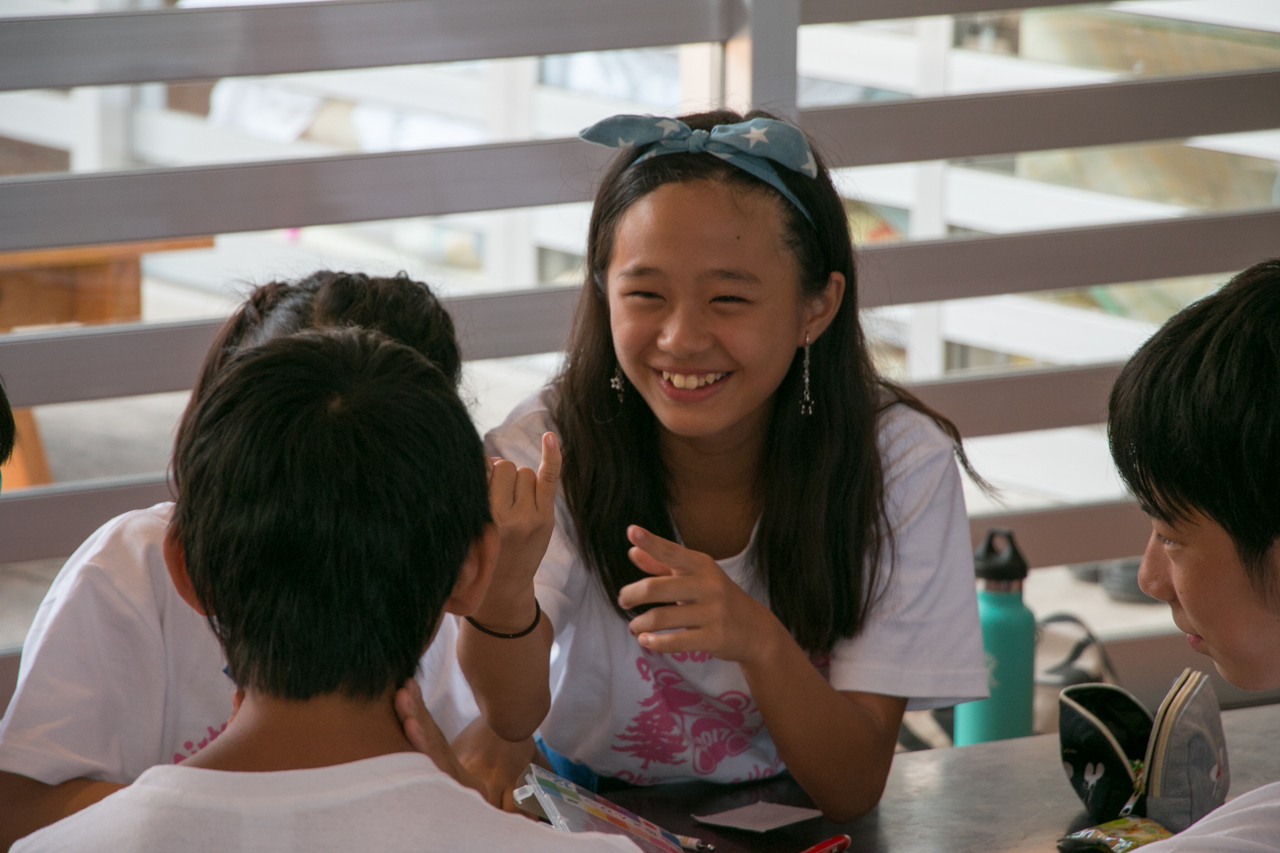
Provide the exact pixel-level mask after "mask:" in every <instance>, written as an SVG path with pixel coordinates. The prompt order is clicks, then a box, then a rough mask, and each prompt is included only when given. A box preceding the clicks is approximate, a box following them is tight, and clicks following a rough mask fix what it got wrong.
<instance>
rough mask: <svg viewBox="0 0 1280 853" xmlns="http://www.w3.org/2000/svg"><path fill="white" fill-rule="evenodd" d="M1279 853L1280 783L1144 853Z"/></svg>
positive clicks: (1217, 811)
mask: <svg viewBox="0 0 1280 853" xmlns="http://www.w3.org/2000/svg"><path fill="white" fill-rule="evenodd" d="M1146 851H1150V853H1280V782H1275V783H1273V784H1271V785H1263V786H1262V787H1261V788H1255V789H1254V790H1252V791H1249V792H1248V793H1247V794H1241V795H1240V796H1238V797H1236V798H1235V799H1233V800H1232V801H1231V802H1229V803H1227V804H1226V805H1223V806H1219V807H1218V808H1216V809H1214V810H1213V811H1211V812H1209V813H1208V814H1207V815H1205V816H1204V817H1202V818H1200V820H1198V821H1196V822H1195V823H1193V824H1191V826H1189V827H1187V828H1186V829H1184V830H1183V831H1182V832H1180V833H1178V834H1177V835H1175V836H1174V837H1173V838H1170V839H1169V840H1167V841H1157V842H1156V843H1155V844H1152V845H1150V846H1148V847H1144V848H1143V853H1146Z"/></svg>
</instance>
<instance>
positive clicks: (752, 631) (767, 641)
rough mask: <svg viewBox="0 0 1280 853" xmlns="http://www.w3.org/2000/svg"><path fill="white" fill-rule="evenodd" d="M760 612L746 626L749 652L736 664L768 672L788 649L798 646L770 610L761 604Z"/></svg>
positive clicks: (772, 669) (780, 661) (783, 657)
mask: <svg viewBox="0 0 1280 853" xmlns="http://www.w3.org/2000/svg"><path fill="white" fill-rule="evenodd" d="M760 613H761V618H760V619H759V620H757V621H755V624H753V625H751V626H750V627H749V628H748V635H749V637H750V640H749V642H748V645H747V648H748V649H750V650H751V654H750V655H749V656H748V657H746V658H744V659H742V660H740V661H739V662H738V665H739V666H741V667H742V668H743V669H744V670H754V671H757V672H761V673H769V672H773V671H776V669H777V667H778V666H780V665H781V664H782V662H783V660H784V659H785V658H786V657H787V651H788V650H789V649H791V648H793V647H794V648H796V649H798V648H799V646H797V645H796V641H795V639H794V638H793V637H792V636H791V632H790V631H788V630H787V628H786V626H785V625H783V624H782V621H781V620H780V619H778V617H777V616H775V615H774V613H773V611H772V610H770V609H769V608H767V607H765V606H763V605H761V606H760Z"/></svg>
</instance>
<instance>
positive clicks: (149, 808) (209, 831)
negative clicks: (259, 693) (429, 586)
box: [13, 752, 639, 853]
mask: <svg viewBox="0 0 1280 853" xmlns="http://www.w3.org/2000/svg"><path fill="white" fill-rule="evenodd" d="M120 850H128V851H131V853H171V851H174V853H177V851H189V853H205V851H207V853H229V851H244V852H245V853H248V852H249V851H262V853H288V851H299V853H303V851H305V853H313V851H315V852H316V853H318V852H319V851H329V850H332V851H350V850H376V851H379V853H396V851H405V853H408V851H413V853H436V851H439V853H463V851H476V853H489V851H493V850H519V851H522V853H559V852H560V851H564V853H577V852H578V851H580V853H586V851H589V850H597V851H617V853H638V851H639V848H638V847H636V846H635V845H634V844H632V843H631V842H630V841H628V840H627V839H625V838H622V837H621V836H616V835H605V834H602V833H596V832H588V833H581V834H575V835H568V834H565V833H561V832H557V831H556V830H554V829H552V828H551V827H549V826H542V825H539V824H537V823H534V822H533V821H531V820H528V819H526V818H523V817H520V816H519V815H514V814H508V813H506V812H502V811H499V810H498V809H495V808H493V807H492V806H490V805H489V804H488V803H486V802H485V801H484V799H483V798H481V796H480V795H479V794H478V793H476V792H475V791H472V790H471V789H469V788H464V787H463V786H461V785H459V784H458V783H457V782H456V781H454V780H453V779H452V778H451V777H449V776H447V775H446V774H445V773H443V772H441V771H440V770H439V769H437V768H436V766H435V765H434V764H433V763H432V762H431V759H429V758H427V757H426V756H425V755H421V754H419V753H416V752H400V753H394V754H392V755H383V756H379V757H377V758H368V759H365V760H363V761H353V762H351V763H349V764H339V765H335V766H332V767H320V768H316V769H312V770H283V771H277V772H269V773H233V772H227V771H222V770H203V769H199V768H195V767H184V766H181V765H178V766H168V767H153V768H151V769H150V770H148V771H147V772H146V773H144V774H142V776H141V777H139V778H138V780H137V781H136V782H134V783H133V784H132V785H130V786H129V787H128V788H124V789H122V790H120V791H118V792H116V793H114V794H112V795H111V796H109V797H107V798H106V799H104V800H102V801H100V802H98V803H95V804H94V805H92V806H89V807H88V808H87V809H85V810H84V811H81V812H77V813H76V814H74V815H72V816H71V817H68V818H66V819H65V820H61V821H59V822H57V823H55V824H53V825H51V826H48V827H45V828H44V829H42V830H39V831H38V832H35V833H33V834H31V835H28V836H27V837H26V838H25V839H23V840H21V841H19V842H18V843H17V844H16V845H15V846H14V847H13V851H14V853H19V851H21V853H54V851H75V853H96V851H102V853H108V851H111V853H115V851H120Z"/></svg>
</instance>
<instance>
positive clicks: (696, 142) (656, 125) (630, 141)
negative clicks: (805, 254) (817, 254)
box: [578, 115, 818, 224]
mask: <svg viewBox="0 0 1280 853" xmlns="http://www.w3.org/2000/svg"><path fill="white" fill-rule="evenodd" d="M578 136H580V137H582V138H583V139H585V140H586V141H588V142H595V143H597V144H599V145H607V146H609V147H610V148H643V147H645V146H648V148H649V150H648V151H646V152H645V153H644V154H642V155H641V156H640V157H638V158H636V161H635V162H636V163H642V162H644V161H645V160H648V159H650V158H653V157H659V156H661V155H663V154H702V153H707V154H711V155H714V156H716V157H719V158H720V159H721V160H724V161H725V162H727V163H729V164H730V165H733V166H736V167H738V168H739V169H742V170H743V171H744V172H747V173H749V174H751V175H754V176H755V177H757V178H759V179H760V180H762V181H764V182H765V183H766V184H768V185H769V186H771V187H773V188H774V189H775V190H777V191H778V192H780V193H782V195H783V197H784V198H786V199H787V201H789V202H791V203H792V204H794V205H795V206H796V209H798V210H799V211H800V212H801V213H803V214H804V218H805V219H807V220H809V223H810V224H813V217H812V216H810V215H809V211H808V210H806V209H805V206H804V205H803V204H801V203H800V199H798V198H796V195H795V193H793V192H792V191H791V190H790V189H789V188H788V187H787V185H786V183H785V182H784V181H783V180H782V178H781V177H779V175H778V172H777V170H775V169H774V168H773V164H774V163H777V164H778V165H780V166H784V167H786V168H788V169H791V170H792V171H795V172H800V173H801V174H804V175H807V176H809V177H810V178H816V177H817V176H818V165H817V163H816V162H815V161H814V159H813V151H812V150H810V148H809V141H808V140H807V139H805V136H804V133H803V132H801V131H800V129H799V128H797V127H793V126H792V125H789V124H787V123H786V122H782V121H775V120H774V119H768V118H753V119H749V120H747V121H740V122H737V123H736V124H717V125H716V126H715V127H713V128H711V130H710V131H706V130H693V129H692V128H690V127H689V125H687V124H685V123H684V122H682V121H680V120H679V119H674V118H663V117H661V116H633V115H618V116H611V117H610V118H607V119H604V120H603V121H599V122H596V123H595V124H593V125H591V127H588V128H587V129H586V130H584V131H582V132H581V133H579V134H578Z"/></svg>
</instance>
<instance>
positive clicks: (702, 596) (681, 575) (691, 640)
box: [618, 524, 790, 663]
mask: <svg viewBox="0 0 1280 853" xmlns="http://www.w3.org/2000/svg"><path fill="white" fill-rule="evenodd" d="M627 539H628V540H629V541H630V542H631V544H632V545H633V546H635V547H633V548H632V549H631V550H630V551H629V552H628V556H629V557H630V558H631V562H633V563H635V564H636V566H638V567H639V568H640V570H641V571H644V572H646V573H648V574H650V575H653V577H650V578H645V579H644V580H639V581H636V582H635V583H632V584H628V585H626V586H624V587H623V588H622V590H621V592H619V594H618V604H619V605H620V606H621V607H622V608H623V609H624V610H630V609H631V608H633V607H636V606H638V605H641V604H662V605H666V606H662V607H655V608H653V609H652V610H648V611H646V612H645V613H643V614H641V615H640V616H637V617H636V618H634V619H632V620H631V626H630V627H631V633H632V634H635V635H636V639H637V640H638V641H639V642H640V645H642V646H644V647H645V648H647V649H651V650H653V651H655V652H661V653H664V654H665V653H670V652H694V651H699V652H706V653H708V654H710V655H712V656H713V657H717V658H720V659H721V660H731V661H737V662H738V663H749V662H751V661H752V660H753V659H756V658H762V657H765V656H766V655H767V654H769V653H770V651H771V646H772V644H773V643H774V642H775V641H776V640H777V639H778V638H779V634H778V632H779V631H781V632H782V634H784V635H786V636H787V637H788V638H789V636H790V635H788V634H786V629H785V628H783V626H782V623H781V622H779V621H778V619H777V617H775V616H774V615H773V613H772V612H770V610H769V609H768V608H767V607H765V606H764V605H763V604H761V603H760V602H758V601H756V600H755V599H754V598H752V597H751V596H750V595H748V594H747V593H746V592H745V591H744V590H743V589H742V588H741V587H740V586H738V585H737V584H736V583H734V582H733V580H732V579H730V577H729V576H728V575H726V574H725V573H724V570H723V569H721V568H720V567H719V566H718V565H716V561H715V560H713V559H712V558H711V557H710V556H709V555H707V554H703V553H701V552H699V551H691V550H689V549H688V548H685V547H683V546H681V545H677V544H676V543H675V542H672V541H670V540H669V539H663V538H662V537H661V536H657V535H655V534H653V533H650V532H649V531H648V530H645V529H644V528H643V527H640V526H638V525H634V524H633V525H631V526H630V527H628V528H627ZM657 631H670V632H671V633H665V634H658V633H655V632H657Z"/></svg>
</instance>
